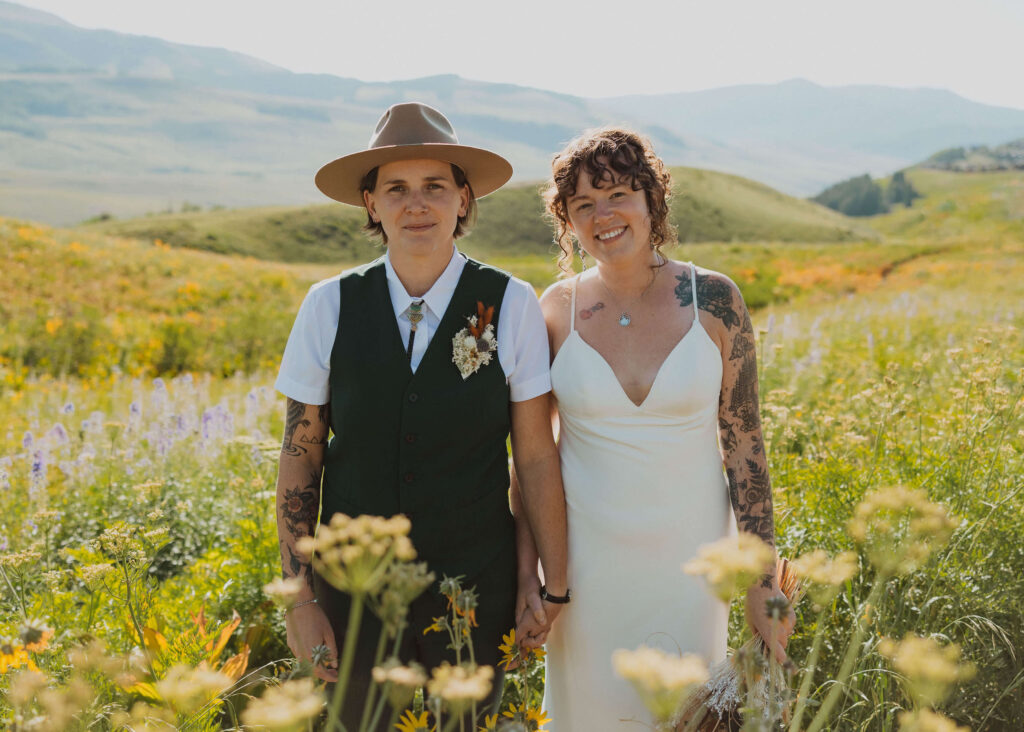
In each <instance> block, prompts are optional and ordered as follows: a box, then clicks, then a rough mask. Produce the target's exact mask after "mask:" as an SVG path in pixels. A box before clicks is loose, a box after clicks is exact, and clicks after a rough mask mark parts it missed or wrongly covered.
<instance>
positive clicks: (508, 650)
mask: <svg viewBox="0 0 1024 732" xmlns="http://www.w3.org/2000/svg"><path fill="white" fill-rule="evenodd" d="M498 650H499V651H501V652H502V653H503V654H505V655H504V656H502V659H501V663H502V664H504V666H505V670H506V671H507V670H508V669H509V667H510V666H511V665H512V664H513V663H515V661H516V659H517V658H519V647H518V646H517V645H516V629H515V628H513V629H512V630H510V631H509V632H508V633H505V634H503V635H502V636H501V645H499V646H498Z"/></svg>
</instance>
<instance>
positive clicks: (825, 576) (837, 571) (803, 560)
mask: <svg viewBox="0 0 1024 732" xmlns="http://www.w3.org/2000/svg"><path fill="white" fill-rule="evenodd" d="M793 567H794V569H795V570H796V573H797V576H799V577H800V578H801V579H802V580H805V581H806V582H807V583H808V584H809V585H810V593H811V596H812V597H813V598H814V601H815V602H817V603H818V604H821V605H824V604H825V603H827V602H828V601H830V600H831V599H832V598H833V597H835V594H836V592H838V591H839V587H841V586H842V585H843V584H844V583H846V582H847V580H850V579H852V578H853V576H854V575H855V574H857V555H856V554H854V553H853V552H842V553H841V554H837V555H836V556H835V557H832V558H829V556H828V554H827V553H825V551H824V550H822V549H815V550H814V551H812V552H809V553H807V554H804V555H803V556H801V557H798V558H797V559H794V560H793Z"/></svg>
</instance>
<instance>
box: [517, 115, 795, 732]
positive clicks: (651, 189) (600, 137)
mask: <svg viewBox="0 0 1024 732" xmlns="http://www.w3.org/2000/svg"><path fill="white" fill-rule="evenodd" d="M552 167H553V182H552V183H551V184H550V186H549V189H548V191H547V193H546V200H547V205H548V211H549V212H550V213H551V214H552V215H553V217H554V219H555V222H556V225H557V227H558V232H557V240H558V242H559V244H560V246H561V248H562V250H563V257H562V260H561V262H560V265H561V266H562V267H563V271H564V272H565V274H566V275H569V274H570V273H571V269H570V268H571V263H572V261H573V258H574V246H573V245H574V243H575V245H576V246H577V247H578V251H579V255H580V256H581V257H583V261H584V262H593V263H594V265H592V266H590V267H589V268H586V269H585V270H584V271H583V272H582V273H581V274H578V275H574V276H571V277H566V278H565V279H563V280H561V281H560V282H558V283H556V284H555V285H553V286H552V287H551V288H549V289H548V290H547V292H545V293H544V295H543V296H542V298H541V308H542V310H543V312H544V318H545V321H546V323H547V328H548V337H549V341H550V344H551V353H552V358H553V361H552V366H551V381H552V390H553V393H554V395H555V397H556V399H557V420H553V421H554V422H555V423H556V425H557V426H556V429H557V430H558V432H559V436H558V447H559V454H560V456H561V464H562V480H563V485H564V488H565V497H566V506H567V515H568V524H569V583H568V584H569V586H570V587H572V592H573V596H572V603H571V604H569V605H566V606H565V609H564V610H563V611H562V613H561V615H560V616H559V619H558V622H557V623H554V624H553V625H551V624H547V625H545V624H541V623H538V622H537V621H536V614H532V613H529V612H523V611H524V610H525V607H522V606H521V607H520V608H519V611H520V612H521V613H522V614H521V616H520V617H521V620H520V625H519V639H520V642H521V643H523V644H524V645H525V646H536V645H538V644H540V643H542V642H544V641H546V643H547V657H546V658H547V660H546V663H547V666H546V684H545V698H544V709H545V710H546V711H547V712H548V715H549V716H550V717H551V718H552V722H551V724H550V726H549V729H550V730H553V731H554V732H576V731H577V730H617V729H637V726H636V723H637V722H647V721H649V716H648V715H647V714H646V711H645V710H644V707H643V705H642V704H641V702H640V700H639V697H637V696H636V695H635V693H634V692H633V691H632V689H631V688H630V686H629V684H628V682H626V681H625V680H623V679H621V678H619V677H617V676H616V675H615V673H614V671H613V669H612V664H611V656H612V653H613V651H614V650H615V649H617V648H630V649H633V648H636V647H637V646H639V645H641V644H646V645H648V646H656V647H660V648H662V649H664V650H667V651H670V652H672V653H695V654H699V655H700V656H702V657H703V658H704V659H705V660H706V661H708V662H709V663H713V662H716V661H719V660H721V659H722V658H723V657H724V656H725V652H726V640H727V630H728V627H727V626H728V623H727V608H726V606H725V605H724V603H722V602H720V601H719V600H717V599H716V598H715V597H714V596H713V595H712V594H711V592H710V591H709V590H708V589H707V588H706V587H705V585H704V583H703V581H702V580H700V579H698V578H694V577H690V576H687V575H685V574H684V573H683V572H682V570H681V565H682V564H683V563H685V562H686V561H688V560H690V559H692V558H693V557H694V556H696V554H697V549H698V547H700V546H701V545H702V544H706V543H709V542H712V541H715V540H717V539H720V538H722V537H723V536H725V535H727V534H728V533H730V532H731V531H733V530H734V528H733V525H734V522H733V519H734V517H735V524H736V526H737V527H738V529H739V530H740V531H746V532H750V533H752V534H755V535H756V536H758V537H760V538H761V539H763V540H764V541H766V542H768V543H769V544H772V545H773V546H774V523H773V516H772V495H771V485H770V482H769V478H768V466H767V460H766V456H765V453H764V445H763V440H762V436H761V426H760V420H759V412H758V388H757V365H756V359H755V346H754V332H753V328H752V327H751V322H750V316H749V314H748V312H747V309H746V307H745V305H744V303H743V298H742V296H741V295H740V292H739V290H738V289H737V288H736V285H735V284H733V282H732V281H731V280H730V279H729V278H728V277H726V276H725V275H722V274H719V273H717V272H712V271H710V270H706V269H702V268H699V267H695V266H694V265H693V264H691V263H683V262H676V261H672V260H670V259H668V258H666V257H665V255H664V254H663V253H662V251H661V247H662V245H663V244H668V243H671V242H672V241H673V240H674V232H673V230H672V226H671V224H670V223H669V220H668V196H669V192H670V191H671V178H670V175H669V172H668V170H667V168H666V167H665V165H664V164H663V163H662V161H661V160H660V159H659V158H658V157H657V156H656V155H655V153H654V152H653V150H652V149H651V146H650V143H649V142H648V141H647V140H646V139H644V138H642V137H641V136H639V135H637V134H635V133H632V132H630V131H627V130H620V129H610V128H606V129H602V130H597V131H593V132H591V133H588V134H585V135H584V136H583V137H580V138H578V139H576V140H574V141H573V142H571V143H570V144H569V145H568V147H566V149H565V150H563V151H562V152H561V153H560V154H558V155H557V156H556V157H555V159H554V162H553V164H552ZM520 546H521V547H524V546H525V547H528V546H529V542H528V541H525V542H520ZM536 566H537V563H536V557H535V556H533V555H531V554H530V553H529V551H528V550H525V551H524V550H521V551H520V574H521V576H525V575H528V574H529V573H530V572H532V571H535V568H536ZM538 582H539V580H538ZM781 594H782V593H781V592H780V590H779V587H778V583H777V582H776V579H775V577H774V575H773V574H772V573H768V574H765V575H764V576H763V577H762V578H760V579H759V580H758V581H757V582H756V583H755V584H754V585H753V586H751V587H750V588H749V590H748V591H747V596H746V603H747V618H748V621H749V622H750V623H751V625H752V626H753V627H754V628H755V629H756V630H758V631H759V632H760V633H761V635H762V637H765V638H769V637H772V636H771V632H770V623H771V621H770V619H769V617H768V615H767V613H766V610H765V601H766V600H768V599H769V598H771V597H774V596H781ZM791 629H792V615H790V617H788V618H787V619H786V620H785V622H784V623H783V627H782V628H781V629H777V630H776V636H777V637H779V638H780V641H779V642H778V643H777V644H776V646H775V648H774V649H773V650H774V653H775V655H776V657H777V658H778V659H779V660H780V661H785V651H784V646H785V643H786V639H787V638H788V635H789V633H790V632H791Z"/></svg>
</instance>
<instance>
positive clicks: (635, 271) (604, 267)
mask: <svg viewBox="0 0 1024 732" xmlns="http://www.w3.org/2000/svg"><path fill="white" fill-rule="evenodd" d="M661 262H662V259H661V258H660V257H659V256H658V255H657V254H656V253H655V252H651V256H650V258H647V257H644V258H643V259H633V260H630V261H626V262H615V263H611V262H598V264H597V274H598V276H599V277H600V278H601V281H602V282H603V283H604V284H605V286H606V287H608V288H609V289H610V290H612V291H613V294H615V295H621V296H623V297H640V296H641V294H643V293H645V292H646V291H647V289H648V288H649V287H650V286H651V282H652V281H653V279H654V277H655V276H656V275H657V273H658V269H657V265H659V264H660V263H661Z"/></svg>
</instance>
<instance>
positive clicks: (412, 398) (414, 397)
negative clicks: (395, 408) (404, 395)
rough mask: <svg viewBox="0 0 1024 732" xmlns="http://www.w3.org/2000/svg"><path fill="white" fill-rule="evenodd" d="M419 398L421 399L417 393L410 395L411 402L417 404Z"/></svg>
mask: <svg viewBox="0 0 1024 732" xmlns="http://www.w3.org/2000/svg"><path fill="white" fill-rule="evenodd" d="M419 398H420V395H419V394H417V393H416V392H413V393H412V394H410V395H409V401H410V402H415V401H416V400H417V399H419Z"/></svg>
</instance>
